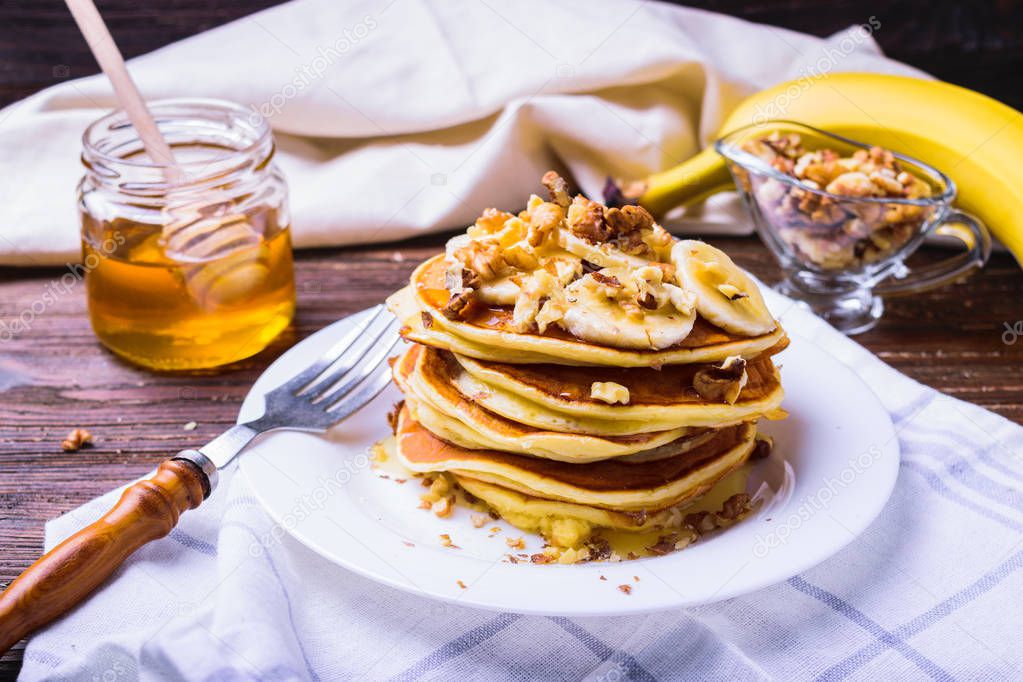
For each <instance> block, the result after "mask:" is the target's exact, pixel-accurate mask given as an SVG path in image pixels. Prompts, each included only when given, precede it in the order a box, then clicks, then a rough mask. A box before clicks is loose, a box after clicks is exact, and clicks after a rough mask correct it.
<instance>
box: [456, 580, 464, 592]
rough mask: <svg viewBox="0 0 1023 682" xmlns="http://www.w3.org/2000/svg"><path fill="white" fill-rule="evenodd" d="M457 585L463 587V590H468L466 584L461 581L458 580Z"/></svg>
mask: <svg viewBox="0 0 1023 682" xmlns="http://www.w3.org/2000/svg"><path fill="white" fill-rule="evenodd" d="M455 584H456V585H458V586H459V587H461V588H462V589H463V590H464V589H466V586H465V583H463V582H462V581H461V580H456V581H455Z"/></svg>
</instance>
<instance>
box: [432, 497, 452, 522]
mask: <svg viewBox="0 0 1023 682" xmlns="http://www.w3.org/2000/svg"><path fill="white" fill-rule="evenodd" d="M454 510H455V504H454V500H453V499H452V498H450V497H442V498H440V499H439V500H437V501H436V502H434V503H433V505H431V507H430V511H432V512H433V513H434V514H436V515H437V516H438V517H439V518H442V519H446V518H447V517H449V516H451V512H453V511H454Z"/></svg>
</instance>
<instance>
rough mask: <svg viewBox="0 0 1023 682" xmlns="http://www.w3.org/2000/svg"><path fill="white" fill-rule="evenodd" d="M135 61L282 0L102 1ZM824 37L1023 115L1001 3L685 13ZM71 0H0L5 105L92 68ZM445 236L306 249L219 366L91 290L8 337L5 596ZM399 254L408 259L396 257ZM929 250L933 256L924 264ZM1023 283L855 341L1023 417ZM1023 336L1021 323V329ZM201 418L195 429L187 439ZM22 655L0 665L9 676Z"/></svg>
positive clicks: (804, 1)
mask: <svg viewBox="0 0 1023 682" xmlns="http://www.w3.org/2000/svg"><path fill="white" fill-rule="evenodd" d="M98 4H99V6H100V9H101V10H102V11H103V13H104V15H105V16H106V18H107V20H108V21H109V23H110V25H111V30H112V32H113V34H114V37H115V38H116V39H117V41H118V43H119V44H120V46H121V48H122V50H123V51H124V53H125V55H126V56H128V57H131V56H135V55H138V54H143V53H145V52H149V51H151V50H153V49H155V48H157V47H160V46H162V45H165V44H167V43H170V42H173V41H175V40H179V39H181V38H183V37H185V36H188V35H191V34H193V33H197V32H199V31H202V30H205V29H208V28H211V27H213V26H216V25H219V24H222V23H225V22H227V21H230V20H232V19H235V18H238V17H241V16H244V15H246V14H249V13H251V12H253V11H256V10H258V9H261V8H263V7H266V6H270V5H273V4H276V2H274V1H273V0H243V1H238V0H166V1H165V2H161V3H157V4H149V3H138V2H129V1H128V0H98ZM686 4H690V5H693V6H698V7H703V8H706V9H712V10H716V11H720V12H725V13H729V14H733V15H736V16H740V17H743V18H746V19H749V20H752V21H760V22H765V23H769V24H774V25H778V26H784V27H788V28H792V29H796V30H801V31H806V32H809V33H813V34H816V35H826V34H828V33H831V32H834V31H836V30H839V29H841V28H844V27H845V26H848V25H850V24H859V23H864V22H866V21H867V20H868V19H869V18H870V17H871V16H872V15H873V16H875V17H877V19H878V20H879V21H880V22H881V29H880V30H878V31H877V32H876V33H875V34H874V36H875V38H876V39H877V40H878V42H879V43H880V44H881V46H882V47H883V49H884V50H885V51H886V52H887V53H888V54H889V55H891V56H893V57H895V58H897V59H901V60H903V61H906V62H908V63H911V64H913V65H914V66H917V67H919V68H922V69H924V70H927V71H929V72H931V73H933V74H934V75H936V76H938V77H941V78H943V79H945V80H948V81H951V82H954V83H958V84H960V85H965V86H967V87H971V88H974V89H976V90H979V91H981V92H984V93H986V94H988V95H991V96H993V97H996V98H998V99H1001V100H1002V101H1004V102H1006V103H1008V104H1011V105H1013V106H1015V107H1016V108H1023V88H1020V87H1019V74H1020V72H1023V8H1021V6H1020V3H1017V2H1010V1H1007V0H998V1H995V2H977V3H958V2H949V1H946V0H931V1H929V2H922V1H905V0H891V1H889V2H885V3H880V2H877V3H869V2H862V1H856V0H841V1H839V2H833V3H828V4H827V9H826V10H823V9H822V4H821V3H819V2H812V1H811V0H761V1H759V2H747V1H745V0H709V1H704V2H692V3H686ZM96 70H97V69H96V65H95V63H94V61H93V60H92V57H91V56H90V55H89V53H88V50H87V48H86V46H85V43H84V42H83V41H82V40H81V38H80V36H79V35H78V33H77V29H76V28H75V27H74V24H73V22H72V21H71V19H70V17H69V15H68V14H67V11H66V9H65V7H64V4H63V2H61V1H60V0H6V1H5V2H3V3H0V104H5V103H8V102H12V101H15V100H17V99H20V98H22V97H25V96H27V95H29V94H31V93H33V92H35V91H37V90H39V89H41V88H43V87H47V86H49V85H52V84H54V83H57V82H60V81H63V80H67V79H69V78H75V77H78V76H84V75H88V74H91V73H95V72H96ZM716 242H717V243H718V245H719V246H722V247H724V248H726V249H728V250H729V251H730V252H731V253H732V254H733V255H734V256H735V257H736V259H737V260H738V261H739V262H740V263H741V264H743V265H745V266H747V267H749V268H750V269H751V270H753V271H754V272H755V273H757V274H758V275H760V276H762V277H765V278H767V279H772V278H773V277H774V276H775V275H776V271H775V268H774V266H773V264H772V263H771V261H770V258H769V256H768V254H767V252H766V251H765V250H764V248H763V247H762V246H761V245H760V244H759V243H758V242H757V241H756V240H755V239H730V240H716ZM440 244H441V239H440V238H428V239H423V240H419V241H415V242H411V243H406V244H402V245H385V246H375V247H367V248H361V249H344V250H323V251H315V252H305V253H302V254H300V255H299V256H298V267H297V274H296V276H297V280H298V291H299V309H298V315H297V318H296V320H295V324H294V325H293V326H292V327H291V328H290V329H289V330H287V331H286V332H285V333H284V334H283V335H282V336H281V337H280V338H278V340H277V341H276V342H275V343H274V344H273V345H272V346H271V347H270V348H268V349H267V350H266V351H264V352H263V353H261V354H260V355H258V356H257V357H255V358H252V359H250V360H247V361H244V362H241V363H238V364H236V365H234V366H232V367H230V368H227V369H225V370H223V371H220V372H210V373H205V374H190V375H189V374H179V375H157V374H152V373H150V372H147V371H144V370H140V369H137V368H134V367H131V366H129V365H126V364H124V363H123V362H121V361H119V360H118V359H116V358H115V357H113V356H112V355H111V354H109V353H108V352H106V351H105V350H103V349H102V348H101V347H100V346H99V344H98V343H97V342H96V340H95V337H94V336H93V335H92V332H91V330H90V328H89V324H88V319H87V317H86V312H85V305H84V298H83V292H82V289H81V285H79V286H78V288H76V289H74V290H72V291H71V292H70V293H68V294H66V295H62V296H59V297H57V298H56V300H55V302H54V304H53V305H52V306H50V307H49V308H47V310H46V311H45V313H44V314H42V315H40V316H38V317H37V318H36V319H35V320H33V322H32V325H31V329H30V330H29V331H27V332H24V333H21V334H18V335H17V336H15V337H14V338H12V339H10V340H3V339H6V336H2V337H0V549H2V551H0V586H4V585H6V584H7V583H9V582H10V581H11V580H12V579H13V578H14V577H15V576H16V575H17V574H18V573H19V572H20V571H22V570H24V569H25V568H26V567H27V566H28V565H29V564H30V563H32V561H33V560H34V559H35V558H36V557H37V556H38V555H39V553H40V551H41V548H42V536H43V524H44V522H45V521H46V520H47V519H50V518H52V517H54V516H56V515H59V514H61V513H63V512H66V511H68V510H70V509H73V508H74V507H76V506H78V505H80V504H82V503H84V502H86V501H87V500H89V499H91V498H93V497H95V496H97V495H100V494H102V493H104V492H106V491H107V490H110V489H111V488H113V487H115V486H118V485H120V484H122V483H124V482H125V481H128V480H131V479H133V478H135V477H138V476H140V475H142V474H144V473H146V472H147V471H149V470H151V469H152V468H153V467H154V466H156V465H157V464H158V463H159V462H160V460H162V459H163V458H164V457H166V456H167V455H169V454H171V453H173V452H176V451H177V450H179V449H182V448H185V447H194V446H197V445H200V444H202V443H204V442H206V441H207V440H209V439H210V438H212V437H213V436H215V435H216V434H218V433H219V432H220V431H222V430H223V429H225V428H226V427H227V426H229V425H230V424H231V423H233V421H234V418H235V415H236V413H237V409H238V406H239V404H240V402H241V400H242V398H243V396H244V395H245V393H246V391H247V390H248V388H249V386H250V385H251V384H252V382H253V381H254V380H255V378H256V377H257V376H258V375H259V373H260V372H261V371H262V369H263V368H264V367H266V365H267V364H268V363H269V362H271V361H272V360H273V359H274V358H275V357H276V356H277V355H279V354H280V353H281V352H282V351H283V350H284V349H285V348H287V347H289V346H290V345H291V344H293V343H295V342H296V341H297V340H299V339H301V338H303V337H305V336H307V335H308V334H310V333H312V332H314V331H316V330H317V329H319V328H320V327H322V326H324V325H326V324H328V323H330V322H332V321H334V320H336V319H337V318H339V317H341V316H343V315H345V314H347V313H350V312H354V311H356V310H359V309H361V308H363V307H365V306H367V305H369V304H371V303H375V302H378V301H380V300H382V298H383V297H384V296H385V295H386V293H388V292H390V291H392V290H393V289H395V288H397V287H399V286H401V284H402V283H403V282H404V280H405V278H406V277H407V276H408V273H409V272H410V271H411V268H412V267H413V265H414V264H415V263H416V262H418V261H419V260H421V259H422V258H423V257H425V256H426V255H428V254H430V253H432V252H434V251H435V250H436V249H437V248H438V247H439V245H440ZM396 254H400V255H401V259H398V258H397V257H396ZM924 258H927V256H924ZM61 274H62V272H61V271H60V270H56V269H54V270H36V269H6V270H0V320H10V319H11V318H13V317H15V316H17V315H18V314H20V312H21V311H22V310H23V309H25V307H26V306H30V305H31V304H32V302H33V301H35V300H37V299H39V297H40V296H42V294H43V292H44V291H45V290H46V288H47V285H48V284H49V283H50V282H51V281H53V280H55V279H57V278H59V277H60V275H61ZM1021 300H1023V276H1021V275H1020V270H1019V267H1018V266H1017V265H1016V264H1015V262H1014V261H1013V260H1012V259H1011V258H1010V257H1008V256H1006V255H996V256H995V257H994V258H993V259H992V261H991V263H990V264H989V265H988V267H987V268H986V269H985V270H984V272H983V273H981V274H980V275H978V276H976V277H974V278H973V279H972V280H970V281H969V282H967V283H965V284H960V285H956V286H952V287H949V288H946V289H943V290H941V291H937V292H933V293H931V294H927V295H923V296H918V297H914V298H908V299H902V300H897V301H892V302H890V303H889V307H888V312H887V315H886V317H885V319H884V321H883V322H882V324H881V325H880V326H879V327H878V328H877V329H876V330H874V331H872V332H870V333H869V334H866V335H863V336H861V337H859V339H858V340H859V341H861V342H862V343H863V344H865V345H866V346H867V347H868V348H870V349H871V350H873V351H874V352H875V353H877V354H878V355H879V356H880V357H881V358H882V359H884V360H885V361H887V362H889V363H890V364H892V365H894V366H895V367H897V368H898V369H900V370H902V371H903V372H905V373H907V374H909V375H910V376H912V377H914V378H916V379H918V380H920V381H922V382H924V383H926V384H929V385H931V386H934V387H935V388H937V389H939V390H941V391H944V392H946V393H948V394H950V395H953V396H955V397H958V398H962V399H964V400H968V401H971V402H974V403H977V404H979V405H983V406H984V407H987V408H989V409H992V410H994V411H996V412H998V413H1000V414H1003V415H1005V416H1006V417H1008V418H1010V419H1013V420H1014V421H1017V422H1023V369H1021V368H1023V338H1020V339H1019V341H1018V342H1016V343H1014V344H1006V343H1004V342H1003V338H1002V337H1003V332H1005V330H1006V327H1005V325H1006V324H1009V325H1010V326H1012V325H1015V324H1016V323H1017V321H1020V320H1023V305H1021V303H1020V301H1021ZM1020 324H1021V326H1023V322H1020ZM190 421H195V422H197V423H198V427H197V428H196V429H195V430H194V431H186V430H184V428H183V427H184V425H185V424H186V423H188V422H190ZM77 426H82V427H86V428H88V429H89V430H91V431H92V432H93V433H94V434H95V437H96V444H95V446H94V447H92V448H89V449H85V450H82V451H80V452H77V453H65V452H63V451H62V450H61V447H60V442H61V440H62V439H63V438H64V436H65V434H66V433H67V431H68V430H70V429H71V428H73V427H77ZM20 659H21V651H20V648H17V649H15V650H14V651H12V652H10V653H9V654H7V655H6V656H4V657H3V658H2V660H0V677H4V678H6V677H11V676H13V675H14V674H15V673H16V672H17V670H18V669H19V667H20Z"/></svg>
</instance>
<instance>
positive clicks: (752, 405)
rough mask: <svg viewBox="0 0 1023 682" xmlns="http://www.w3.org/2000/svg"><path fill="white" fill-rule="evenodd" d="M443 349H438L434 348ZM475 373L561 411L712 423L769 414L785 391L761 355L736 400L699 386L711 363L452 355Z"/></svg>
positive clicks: (495, 385) (750, 365)
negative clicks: (598, 388)
mask: <svg viewBox="0 0 1023 682" xmlns="http://www.w3.org/2000/svg"><path fill="white" fill-rule="evenodd" d="M432 352H438V351H432ZM452 357H454V358H455V359H456V360H457V361H458V364H459V365H461V367H462V369H464V370H465V371H466V372H467V373H468V374H469V375H470V376H472V377H473V378H474V379H476V380H477V381H480V382H483V383H485V384H486V385H488V386H490V387H492V388H496V389H500V390H502V391H508V392H510V393H514V394H515V395H517V396H520V397H522V398H525V399H527V400H529V401H531V402H535V403H539V404H541V405H544V406H546V407H549V408H551V409H552V410H556V411H558V412H567V413H569V414H575V415H581V416H586V417H597V418H601V419H634V420H644V419H653V420H657V421H669V420H670V421H675V420H677V421H679V422H680V423H686V424H690V423H698V424H701V425H705V426H709V425H714V424H720V423H729V422H735V421H739V420H743V419H747V418H749V417H750V416H756V415H760V414H766V413H768V412H771V411H772V410H774V409H776V408H777V407H778V406H779V405H781V401H782V398H783V396H784V392H783V391H782V389H781V381H780V379H779V377H778V372H777V370H776V369H775V367H774V363H773V362H772V361H771V358H770V357H769V356H767V355H760V356H758V357H757V358H756V359H754V360H753V361H751V362H749V363H748V364H747V366H746V372H747V375H748V381H747V383H746V385H745V386H744V387H743V389H742V392H741V393H740V394H739V397H738V399H737V400H736V401H735V403H733V404H728V403H723V402H708V401H706V400H705V399H703V398H701V397H700V395H699V394H698V393H697V392H696V391H695V389H693V388H692V387H693V377H694V375H695V374H696V373H697V372H698V371H700V370H701V369H704V368H706V367H708V365H705V364H698V365H666V366H665V367H663V368H661V369H653V368H649V367H633V368H629V369H619V368H613V367H607V368H603V367H602V368H600V370H594V369H593V368H589V367H567V366H564V365H517V364H507V363H494V362H484V361H479V360H474V359H472V358H465V357H458V356H452ZM595 381H610V382H614V383H616V384H619V385H622V386H624V387H625V388H627V389H628V390H629V403H628V404H627V405H621V404H614V405H609V404H608V403H606V402H604V401H602V400H598V399H595V398H592V397H591V396H590V390H591V385H592V384H593V382H595Z"/></svg>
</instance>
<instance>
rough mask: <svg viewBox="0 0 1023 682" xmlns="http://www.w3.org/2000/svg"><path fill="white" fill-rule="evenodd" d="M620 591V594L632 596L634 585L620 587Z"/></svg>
mask: <svg viewBox="0 0 1023 682" xmlns="http://www.w3.org/2000/svg"><path fill="white" fill-rule="evenodd" d="M618 590H619V591H620V592H624V593H625V594H632V585H629V584H625V585H619V586H618Z"/></svg>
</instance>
